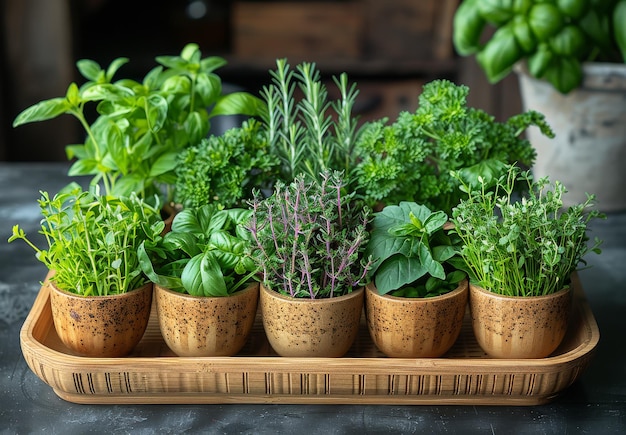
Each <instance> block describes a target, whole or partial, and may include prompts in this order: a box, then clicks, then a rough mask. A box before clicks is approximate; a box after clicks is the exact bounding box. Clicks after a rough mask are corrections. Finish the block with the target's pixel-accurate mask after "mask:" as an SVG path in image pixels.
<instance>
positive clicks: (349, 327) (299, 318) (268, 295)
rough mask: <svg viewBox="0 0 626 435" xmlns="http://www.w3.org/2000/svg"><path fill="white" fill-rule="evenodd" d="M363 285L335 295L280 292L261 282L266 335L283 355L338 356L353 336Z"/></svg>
mask: <svg viewBox="0 0 626 435" xmlns="http://www.w3.org/2000/svg"><path fill="white" fill-rule="evenodd" d="M363 298H364V289H363V287H361V288H359V289H357V290H354V291H352V292H351V293H349V294H347V295H343V296H339V297H334V298H324V299H307V298H292V297H288V296H284V295H281V294H279V293H277V292H275V291H273V290H271V289H269V288H267V287H265V286H264V285H263V284H261V304H260V305H261V313H262V315H263V328H264V329H265V335H266V336H267V339H268V341H269V343H270V345H271V346H272V348H273V349H274V351H275V352H276V353H277V354H279V355H281V356H286V357H330V358H334V357H341V356H343V355H344V354H345V353H346V352H347V351H348V349H350V346H352V343H353V342H354V340H355V339H356V336H357V334H358V332H359V322H360V321H361V313H362V311H363Z"/></svg>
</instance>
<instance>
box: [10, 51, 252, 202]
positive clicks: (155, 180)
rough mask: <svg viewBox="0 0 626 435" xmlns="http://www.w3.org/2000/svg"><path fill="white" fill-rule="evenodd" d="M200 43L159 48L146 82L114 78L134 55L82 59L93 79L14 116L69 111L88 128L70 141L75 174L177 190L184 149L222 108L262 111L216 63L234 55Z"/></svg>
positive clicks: (109, 189)
mask: <svg viewBox="0 0 626 435" xmlns="http://www.w3.org/2000/svg"><path fill="white" fill-rule="evenodd" d="M201 56H202V53H201V52H200V50H199V47H198V45H197V44H187V45H186V46H185V47H184V48H183V50H182V52H181V54H180V55H179V56H159V57H157V58H156V60H157V63H158V64H159V65H158V66H156V67H154V68H153V69H152V70H151V71H149V72H148V73H147V74H146V76H145V77H144V78H143V81H141V82H138V81H136V80H134V79H131V78H123V79H119V80H116V81H114V77H115V75H116V74H117V73H118V71H119V69H120V68H121V67H122V66H123V65H124V64H125V63H127V62H128V59H127V58H117V59H115V60H114V61H113V62H111V64H110V65H109V67H108V68H106V69H103V68H101V67H100V66H99V65H98V64H97V63H96V62H94V61H92V60H79V61H78V62H77V64H76V65H77V67H78V70H79V71H80V73H81V74H82V75H83V76H84V78H85V79H87V81H86V82H85V83H84V84H83V85H81V86H80V87H79V86H78V85H77V84H76V83H71V84H70V86H69V87H68V89H67V92H66V95H65V96H64V97H59V98H52V99H49V100H45V101H41V102H39V103H37V104H35V105H33V106H31V107H29V108H27V109H25V110H24V111H22V112H21V113H20V114H18V116H17V117H16V119H15V120H14V122H13V126H14V127H17V126H20V125H22V124H26V123H30V122H36V121H44V120H47V119H52V118H55V117H57V116H60V115H62V114H70V115H72V116H74V117H76V118H77V119H78V120H79V122H80V123H81V125H82V126H83V128H84V130H85V134H86V137H85V142H84V143H83V144H80V145H69V146H67V148H66V151H67V156H68V158H69V159H72V160H74V162H73V164H72V166H71V167H70V169H69V175H71V176H78V175H89V176H93V178H92V184H97V183H101V185H102V186H103V189H104V193H105V194H112V195H118V196H127V195H128V194H129V193H130V192H136V193H137V194H138V195H139V196H140V197H143V198H149V199H151V198H153V196H154V195H155V194H157V195H159V196H160V197H161V203H162V204H163V205H168V204H169V203H170V201H171V200H172V198H173V192H172V187H173V185H174V184H175V167H176V161H177V156H178V153H179V152H181V150H184V149H185V148H187V147H189V146H191V145H195V144H197V143H198V142H200V140H202V139H203V138H205V137H206V136H207V134H208V133H209V131H210V125H211V124H210V121H211V119H212V118H214V117H215V116H219V115H258V114H259V113H260V112H261V111H262V107H263V102H262V101H261V100H260V99H259V98H257V97H255V96H253V95H251V94H248V93H246V92H233V93H230V94H223V92H222V83H221V79H220V77H219V76H218V75H217V74H216V73H215V71H216V70H217V69H218V68H220V67H221V66H223V65H224V64H225V63H226V61H225V60H224V59H222V58H220V57H217V56H210V57H206V58H202V57H201ZM92 104H94V105H95V107H96V110H97V116H96V118H95V120H94V121H93V122H91V123H90V120H89V119H88V118H89V117H88V114H87V110H88V108H89V107H90V106H91V105H92Z"/></svg>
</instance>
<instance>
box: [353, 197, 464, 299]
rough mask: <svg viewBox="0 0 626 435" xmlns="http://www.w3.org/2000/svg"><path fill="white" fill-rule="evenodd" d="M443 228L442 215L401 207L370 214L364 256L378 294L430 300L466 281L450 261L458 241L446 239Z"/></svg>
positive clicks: (412, 206) (417, 207)
mask: <svg viewBox="0 0 626 435" xmlns="http://www.w3.org/2000/svg"><path fill="white" fill-rule="evenodd" d="M447 222H448V216H447V215H446V214H445V213H444V212H442V211H438V212H432V211H430V210H429V209H428V208H427V207H425V206H423V205H420V204H416V203H414V202H406V201H403V202H400V204H399V205H388V206H386V207H385V208H383V210H382V211H380V212H378V213H375V214H374V220H373V228H372V230H371V233H370V240H369V242H368V244H367V248H366V250H365V255H366V256H369V257H371V258H373V260H374V263H373V265H372V268H371V269H370V271H369V272H368V274H369V276H370V277H373V278H374V283H375V284H376V288H377V290H378V293H380V294H381V295H383V294H387V293H390V294H391V295H393V296H405V297H430V296H438V295H441V294H444V293H448V292H450V291H452V290H454V289H455V288H456V287H457V286H458V284H459V282H461V281H462V280H463V279H464V278H465V277H466V274H465V273H464V272H462V271H460V270H457V269H456V267H455V265H454V262H453V260H452V258H453V257H455V255H456V254H457V252H458V251H459V250H460V239H459V238H458V237H451V236H450V235H448V233H447V231H446V230H445V229H444V225H446V223H447Z"/></svg>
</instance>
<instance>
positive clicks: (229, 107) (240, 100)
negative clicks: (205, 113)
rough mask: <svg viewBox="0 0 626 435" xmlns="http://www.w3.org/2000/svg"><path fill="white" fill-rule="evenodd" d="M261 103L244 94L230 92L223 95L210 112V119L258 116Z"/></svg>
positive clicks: (255, 98)
mask: <svg viewBox="0 0 626 435" xmlns="http://www.w3.org/2000/svg"><path fill="white" fill-rule="evenodd" d="M263 105H264V103H263V101H262V100H260V99H259V98H257V97H255V96H254V95H251V94H248V93H246V92H232V93H230V94H226V95H223V96H222V97H221V98H220V99H219V100H218V101H217V103H215V106H214V107H213V110H212V111H211V114H210V117H214V116H217V115H248V116H258V115H260V113H261V110H262V108H263Z"/></svg>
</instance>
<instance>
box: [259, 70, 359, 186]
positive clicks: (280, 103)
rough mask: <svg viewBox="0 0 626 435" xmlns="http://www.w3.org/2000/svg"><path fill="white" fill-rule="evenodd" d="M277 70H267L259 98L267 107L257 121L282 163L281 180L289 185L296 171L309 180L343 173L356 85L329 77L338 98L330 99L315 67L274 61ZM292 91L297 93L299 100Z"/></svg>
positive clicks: (347, 160)
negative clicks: (268, 80)
mask: <svg viewBox="0 0 626 435" xmlns="http://www.w3.org/2000/svg"><path fill="white" fill-rule="evenodd" d="M276 66H277V68H276V70H275V71H270V75H271V77H272V83H271V84H270V85H269V86H266V87H264V88H263V90H262V92H261V95H262V97H263V98H264V100H265V103H266V105H267V111H266V112H264V113H263V116H262V118H263V123H264V126H265V128H266V129H267V131H268V134H269V141H270V149H271V152H272V154H274V155H276V156H278V158H279V159H280V162H281V169H280V178H281V179H282V180H283V181H284V182H286V183H290V182H291V181H292V180H293V179H294V178H295V176H297V175H299V174H301V173H302V174H306V175H307V176H310V177H311V178H312V179H316V178H317V177H318V175H319V174H320V173H322V172H324V171H329V170H331V171H332V170H338V171H344V172H345V173H347V171H348V168H349V165H350V164H351V163H352V162H351V160H350V157H351V154H352V149H353V147H354V141H355V138H356V135H357V132H356V122H357V118H356V117H355V116H353V115H352V108H353V106H354V102H355V99H356V96H357V94H358V92H357V90H356V86H355V85H354V84H353V85H352V86H349V85H348V77H347V75H346V74H345V73H344V74H341V75H340V77H339V78H337V77H333V79H334V81H335V84H336V85H337V88H338V90H339V92H340V95H341V97H340V98H339V99H338V100H336V101H331V100H330V99H329V97H328V91H327V89H326V86H325V85H324V84H323V82H322V81H321V78H320V74H319V71H318V70H317V69H316V67H315V64H314V63H302V64H300V65H298V66H297V67H296V69H295V70H291V69H290V66H289V64H288V63H287V61H286V59H278V60H277V61H276ZM296 86H297V88H296ZM296 90H300V91H301V92H302V95H303V97H302V98H301V99H298V98H296V96H295V92H296ZM331 113H332V115H331Z"/></svg>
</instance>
